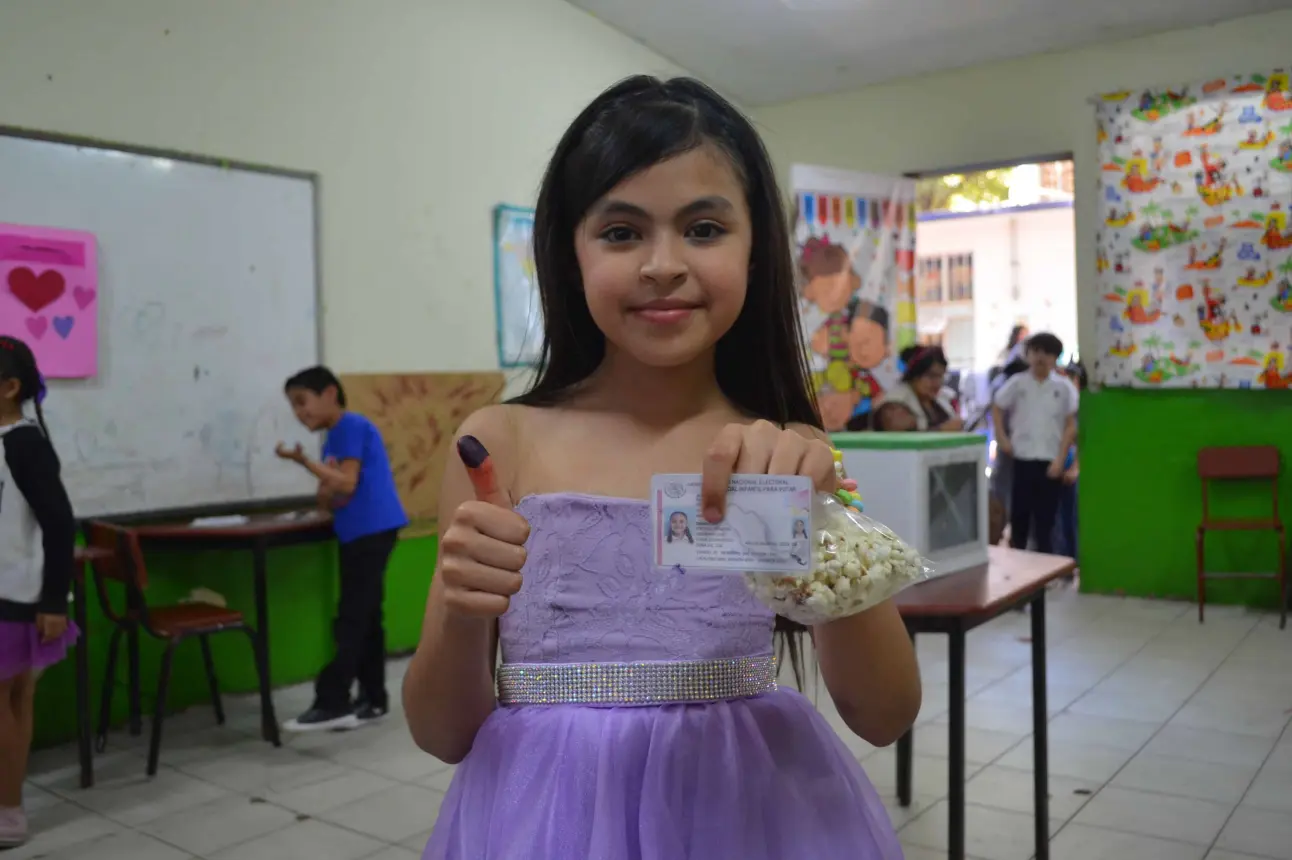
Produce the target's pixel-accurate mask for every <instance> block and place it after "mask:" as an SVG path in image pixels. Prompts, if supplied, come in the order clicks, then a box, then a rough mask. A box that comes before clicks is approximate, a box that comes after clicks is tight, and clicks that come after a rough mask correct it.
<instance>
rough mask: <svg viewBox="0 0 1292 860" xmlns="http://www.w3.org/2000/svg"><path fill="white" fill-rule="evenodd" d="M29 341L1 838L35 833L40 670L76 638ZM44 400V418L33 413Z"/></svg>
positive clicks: (3, 729) (6, 611)
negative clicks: (27, 805)
mask: <svg viewBox="0 0 1292 860" xmlns="http://www.w3.org/2000/svg"><path fill="white" fill-rule="evenodd" d="M44 394H45V383H44V381H43V380H42V379H41V377H40V371H39V370H37V368H36V359H35V356H33V355H32V352H31V349H30V348H29V347H28V346H27V344H25V343H23V342H22V341H20V340H18V339H16V338H12V337H0V448H2V449H3V452H4V457H3V458H0V848H13V847H15V846H18V845H21V844H22V843H24V842H26V841H27V816H26V814H25V813H24V812H23V808H22V784H23V780H25V779H26V777H27V753H28V750H29V748H30V747H31V733H32V708H33V704H34V699H33V697H34V696H35V692H36V675H37V674H39V672H40V671H41V670H42V669H44V668H45V667H46V666H48V665H50V664H51V663H56V662H58V661H59V660H61V659H63V657H64V655H66V653H67V648H68V646H69V645H71V644H72V643H73V642H74V641H76V636H77V631H76V626H75V625H73V624H70V623H68V620H67V590H68V587H69V586H70V584H71V578H72V565H73V563H74V562H73V553H74V551H75V541H76V520H75V518H74V517H73V516H72V505H71V503H70V502H69V501H68V499H67V491H66V490H65V489H64V488H63V481H62V479H61V478H60V477H59V465H58V456H57V455H56V454H55V453H54V448H53V446H52V445H50V444H49V433H48V431H46V429H45V418H44V414H43V413H42V412H41V406H40V402H41V400H42V399H43V398H44ZM28 402H31V403H34V404H35V411H36V420H35V421H31V420H29V419H28V418H26V417H24V415H23V406H24V405H25V404H27V403H28Z"/></svg>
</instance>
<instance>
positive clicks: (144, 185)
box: [0, 134, 320, 517]
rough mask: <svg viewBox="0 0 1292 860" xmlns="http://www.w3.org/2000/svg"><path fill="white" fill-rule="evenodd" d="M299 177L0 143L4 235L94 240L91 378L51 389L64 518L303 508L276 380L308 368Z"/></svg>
mask: <svg viewBox="0 0 1292 860" xmlns="http://www.w3.org/2000/svg"><path fill="white" fill-rule="evenodd" d="M315 219H316V216H315V187H314V181H313V179H312V178H311V177H309V176H306V175H299V176H291V175H286V174H278V173H269V172H264V171H257V170H244V169H238V168H230V167H224V166H217V165H208V164H200V163H197V162H194V161H182V160H176V159H171V158H162V157H157V156H153V155H144V154H136V153H130V152H122V151H117V150H113V149H107V148H98V147H91V146H80V145H74V144H70V143H63V142H52V141H48V140H34V139H29V138H24V137H14V136H8V135H3V134H0V221H8V222H13V223H17V224H25V225H32V226H43V227H59V228H65V229H71V230H84V231H88V232H91V233H93V234H95V236H96V237H97V239H98V243H97V247H98V259H99V301H98V309H99V310H98V314H99V315H98V326H99V365H98V375H97V376H95V377H94V378H92V379H86V380H57V379H56V380H50V381H49V396H48V398H47V399H46V400H45V404H44V406H45V417H46V420H47V421H48V423H49V428H50V435H51V437H52V440H53V443H54V446H55V447H56V449H57V450H58V453H59V456H60V458H61V459H62V461H63V480H64V482H65V483H66V484H67V489H68V493H69V494H70V495H71V497H72V503H73V506H74V507H75V509H76V513H77V516H80V517H86V516H99V515H104V514H124V513H138V512H143V511H158V510H164V509H171V508H183V507H190V506H203V505H216V504H222V503H238V502H248V501H255V500H264V499H274V498H281V497H284V496H299V495H307V494H312V493H313V491H314V482H313V480H312V479H311V478H310V477H309V476H308V474H306V473H305V471H304V470H303V469H301V468H300V467H299V466H297V465H295V464H292V463H289V462H286V461H281V460H279V459H277V457H275V456H274V446H275V445H276V443H277V442H278V441H280V440H282V441H286V442H288V443H289V444H295V443H296V442H301V443H303V444H305V445H306V447H307V450H312V451H317V449H318V444H317V441H316V440H313V439H311V436H310V434H309V433H308V432H307V431H305V429H304V428H302V427H301V426H300V425H299V424H298V423H297V422H296V420H295V418H294V417H293V415H292V413H291V409H290V407H289V406H288V404H287V401H286V399H285V398H284V396H283V390H282V387H283V381H284V380H285V379H286V378H287V377H288V376H290V375H291V374H292V373H294V372H296V371H297V370H300V369H301V368H304V367H308V366H310V365H313V364H317V363H318V362H319V354H320V347H319V341H320V338H319V324H318V320H319V315H318V266H317V257H316V236H317V232H316V222H315Z"/></svg>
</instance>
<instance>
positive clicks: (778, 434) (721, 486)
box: [700, 421, 838, 523]
mask: <svg viewBox="0 0 1292 860" xmlns="http://www.w3.org/2000/svg"><path fill="white" fill-rule="evenodd" d="M733 474H741V475H802V476H803V477H807V478H811V479H812V483H813V484H814V485H815V487H816V489H817V490H818V491H820V492H824V493H832V492H834V491H835V490H836V489H837V486H836V485H837V483H838V478H837V477H836V476H835V472H834V453H833V452H832V451H831V450H830V446H829V445H827V444H826V443H825V442H823V441H821V440H819V439H809V438H807V437H806V436H804V435H802V434H800V433H798V432H796V431H794V430H782V429H781V428H779V427H777V426H776V425H775V424H773V423H771V422H770V421H757V422H755V423H753V424H747V425H746V424H728V425H727V426H726V427H725V428H724V429H723V431H722V432H721V433H719V434H718V438H717V440H716V441H714V443H713V446H712V447H711V448H710V449H709V453H708V454H706V455H705V458H704V474H703V482H702V484H701V490H700V504H701V507H702V508H703V511H702V516H703V517H704V518H705V519H706V520H708V521H709V522H711V523H716V522H720V521H721V520H722V518H723V517H724V516H725V515H726V512H727V487H728V485H729V484H730V483H731V476H732V475H733Z"/></svg>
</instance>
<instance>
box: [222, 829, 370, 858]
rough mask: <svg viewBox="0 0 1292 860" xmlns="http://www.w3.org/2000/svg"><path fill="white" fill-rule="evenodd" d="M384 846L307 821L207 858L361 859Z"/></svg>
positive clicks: (366, 838) (346, 832)
mask: <svg viewBox="0 0 1292 860" xmlns="http://www.w3.org/2000/svg"><path fill="white" fill-rule="evenodd" d="M384 847H385V846H383V845H382V844H381V843H380V842H378V841H377V840H376V839H372V838H370V837H367V836H361V835H359V834H358V833H353V832H351V831H349V830H345V829H343V828H340V827H335V826H333V825H331V824H327V823H325V822H322V821H314V820H309V821H302V822H300V823H299V824H293V825H292V826H290V827H287V828H285V829H283V830H278V831H276V832H274V833H271V834H269V835H268V836H262V837H260V838H259V839H252V840H251V841H249V842H243V843H242V844H240V845H237V846H235V847H233V848H229V849H226V850H224V851H221V852H219V853H218V854H212V855H211V856H210V857H209V858H208V860H362V858H367V857H371V856H372V855H373V854H375V853H377V852H378V851H381V850H383V849H384Z"/></svg>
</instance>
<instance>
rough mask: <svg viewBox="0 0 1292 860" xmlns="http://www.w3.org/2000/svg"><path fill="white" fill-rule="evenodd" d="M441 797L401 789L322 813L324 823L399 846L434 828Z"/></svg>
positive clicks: (435, 793)
mask: <svg viewBox="0 0 1292 860" xmlns="http://www.w3.org/2000/svg"><path fill="white" fill-rule="evenodd" d="M443 800H444V795H442V794H440V793H439V792H438V791H432V790H431V789H429V788H421V787H419V786H415V785H400V786H396V787H395V788H390V789H387V790H386V791H381V792H378V793H376V794H373V795H370V796H369V797H366V798H364V799H363V800H359V801H356V802H354V803H350V804H347V805H345V806H342V807H339V808H337V809H333V810H331V811H330V812H325V813H323V814H322V815H320V816H319V818H321V819H322V820H324V821H330V822H331V823H333V824H336V825H339V826H341V827H344V828H346V829H347V830H353V831H355V832H356V833H363V834H366V835H368V836H372V837H375V838H377V839H383V840H385V841H387V842H399V841H401V840H404V839H407V838H408V837H410V836H413V835H414V834H416V833H420V832H421V831H423V830H425V829H426V828H427V827H433V826H434V825H435V819H436V817H437V816H438V815H439V812H440V803H441V802H442V801H443Z"/></svg>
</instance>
